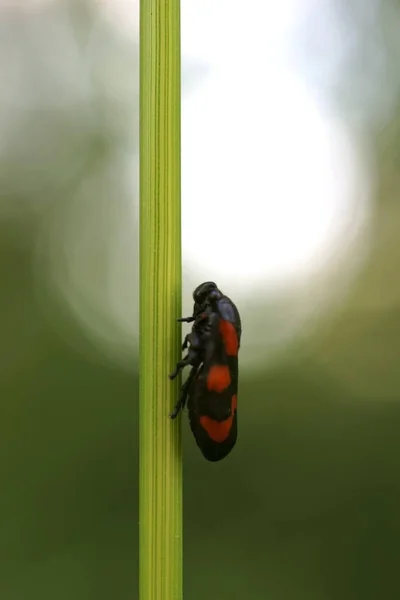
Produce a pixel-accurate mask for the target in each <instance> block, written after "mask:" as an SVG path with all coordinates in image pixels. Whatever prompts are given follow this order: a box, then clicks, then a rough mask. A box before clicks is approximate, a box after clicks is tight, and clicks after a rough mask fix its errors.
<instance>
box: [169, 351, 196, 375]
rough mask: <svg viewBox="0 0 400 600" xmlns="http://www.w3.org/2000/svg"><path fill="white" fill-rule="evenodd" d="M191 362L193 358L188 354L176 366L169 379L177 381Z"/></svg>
mask: <svg viewBox="0 0 400 600" xmlns="http://www.w3.org/2000/svg"><path fill="white" fill-rule="evenodd" d="M190 361H191V356H190V354H187V355H186V356H185V358H183V359H182V360H180V361H179V362H178V364H177V365H176V368H175V371H172V373H171V374H170V375H169V378H170V379H175V377H177V376H178V375H179V373H180V372H181V371H182V369H184V368H185V367H186V366H187V365H190Z"/></svg>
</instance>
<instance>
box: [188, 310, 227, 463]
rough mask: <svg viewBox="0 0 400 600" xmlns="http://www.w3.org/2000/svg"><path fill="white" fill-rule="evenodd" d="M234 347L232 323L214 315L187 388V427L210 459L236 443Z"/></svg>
mask: <svg viewBox="0 0 400 600" xmlns="http://www.w3.org/2000/svg"><path fill="white" fill-rule="evenodd" d="M238 348H239V339H238V336H237V332H236V328H235V326H234V325H233V324H232V323H230V322H229V321H225V320H224V319H221V318H220V317H218V318H217V319H216V321H215V327H213V329H212V331H211V336H210V341H209V343H208V344H207V348H206V352H205V360H204V363H203V366H202V368H201V370H200V371H199V372H198V374H197V377H196V379H195V380H194V382H193V385H192V386H191V389H190V391H189V398H188V409H189V422H190V427H191V430H192V432H193V435H194V437H195V439H196V442H197V445H198V446H199V448H200V450H201V452H202V453H203V456H204V457H205V458H206V459H207V460H210V461H218V460H221V459H222V458H224V457H225V456H226V455H227V454H229V452H230V451H231V450H232V448H233V446H234V445H235V443H236V438H237V387H238Z"/></svg>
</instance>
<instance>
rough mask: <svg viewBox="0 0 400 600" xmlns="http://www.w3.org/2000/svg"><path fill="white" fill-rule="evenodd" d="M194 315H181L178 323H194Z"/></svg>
mask: <svg viewBox="0 0 400 600" xmlns="http://www.w3.org/2000/svg"><path fill="white" fill-rule="evenodd" d="M194 319H195V318H194V317H193V315H192V316H191V317H179V319H177V321H178V323H192V322H193V321H194Z"/></svg>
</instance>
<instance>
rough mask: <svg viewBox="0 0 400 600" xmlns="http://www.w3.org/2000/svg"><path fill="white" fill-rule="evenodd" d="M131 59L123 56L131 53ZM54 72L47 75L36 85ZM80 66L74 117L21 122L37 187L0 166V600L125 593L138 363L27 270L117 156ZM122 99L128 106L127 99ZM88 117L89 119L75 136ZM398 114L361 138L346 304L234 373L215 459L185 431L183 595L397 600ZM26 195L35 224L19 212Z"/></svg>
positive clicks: (115, 140)
mask: <svg viewBox="0 0 400 600" xmlns="http://www.w3.org/2000/svg"><path fill="white" fill-rule="evenodd" d="M82 7H83V8H82ZM82 7H80V6H79V4H76V5H75V4H71V8H69V9H68V10H67V8H66V7H65V6H64V7H63V10H64V12H65V14H64V13H63V18H65V19H67V17H68V19H69V21H68V22H69V23H70V24H71V23H72V24H73V27H74V28H75V31H76V32H77V38H76V39H77V40H78V42H77V43H78V46H79V44H80V47H81V48H84V47H85V40H86V41H87V39H88V35H89V31H90V30H91V23H92V21H93V19H94V16H93V14H94V13H92V12H91V11H90V7H89V6H88V7H86V8H85V7H84V6H83V5H82ZM78 8H79V10H78ZM84 9H85V10H84ZM60 10H61V9H60ZM30 18H31V16H29V18H28V16H25V17H24V16H21V15H18V14H17V13H15V14H14V13H11V12H10V11H8V12H7V13H5V14H4V15H3V16H0V19H2V20H3V21H2V24H1V27H3V30H4V31H11V30H12V31H13V32H14V34H15V35H16V36H17V32H18V31H19V32H20V37H19V38H18V41H17V40H16V41H14V42H11V41H10V42H9V43H10V44H12V43H14V44H20V45H19V48H20V52H21V56H22V57H27V56H28V55H29V53H31V54H32V53H33V54H34V53H35V52H36V53H37V57H38V60H37V63H38V64H39V65H41V66H40V68H42V67H43V63H42V62H41V61H40V51H42V52H44V51H45V49H46V45H45V44H44V46H42V48H41V49H40V48H39V47H38V46H35V45H33V46H29V44H33V42H32V39H29V40H28V41H26V43H25V45H24V43H23V37H24V35H25V34H22V33H21V32H23V31H26V28H27V27H28V25H29V23H30V21H29V19H30ZM38 18H39V17H36V19H38ZM42 18H44V17H43V16H42ZM36 24H37V21H36ZM22 25H23V27H22ZM12 27H13V29H12ZM24 28H25V29H24ZM78 34H79V35H78ZM32 35H33V34H32ZM104 35H105V36H106V39H107V43H108V44H109V46H107V48H110V46H112V47H113V48H114V50H113V52H115V54H113V55H112V56H122V55H124V56H125V54H124V52H126V51H127V48H125V46H124V47H123V49H121V46H120V44H122V42H121V41H120V40H117V39H116V38H115V37H113V36H114V35H115V34H114V33H112V32H111V30H110V31H107V28H106V30H105V33H104ZM360 35H361V34H360ZM107 36H108V37H107ZM2 39H3V40H4V39H5V38H4V36H3V37H2ZM113 44H115V45H113ZM122 46H123V44H122ZM6 47H7V44H6V43H5V42H4V44H3V46H2V52H6ZM115 48H117V50H116V49H115ZM129 51H131V52H132V55H134V61H133V62H135V61H136V59H137V50H136V49H135V48H133V49H132V48H131V49H130V50H129ZM82 52H83V50H82ZM3 60H4V57H3ZM78 62H79V61H78ZM127 63H128V64H129V61H127ZM29 68H31V66H30V67H29ZM57 68H58V67H57V65H56V66H55V67H54V66H51V65H50V66H49V65H48V66H47V70H46V69H44V70H43V72H41V77H39V78H38V80H37V85H38V87H40V82H42V83H43V81H44V80H45V76H46V77H48V78H49V77H50V78H51V75H52V73H53V71H52V69H56V70H57ZM96 68H97V71H96ZM94 72H96V73H99V72H102V67H101V65H100V66H97V67H96V65H95V66H94V67H93V69H92V71H91V75H92V76H93V78H94V80H95V83H94V84H93V85H94V88H93V89H94V90H95V91H96V94H94V95H93V97H92V98H91V99H89V100H88V101H87V105H86V106H85V109H84V110H83V111H82V112H81V113H79V114H78V113H76V112H74V111H72V110H69V111H68V110H64V111H59V112H57V111H56V112H52V119H51V120H48V114H47V112H46V110H45V109H43V110H42V111H38V110H36V109H35V110H34V109H31V112H30V111H29V110H27V111H25V113H24V115H25V118H26V123H25V125H24V128H22V129H21V132H20V138H19V140H20V144H21V147H24V146H25V142H26V144H27V145H28V142H27V140H28V137H30V139H31V140H32V138H33V139H35V138H34V136H35V135H38V136H39V140H40V139H41V138H40V135H41V133H42V129H41V127H39V126H38V123H39V121H38V119H39V117H40V118H41V119H42V121H40V123H42V127H43V128H45V129H46V128H47V129H50V130H51V127H53V126H54V127H55V128H56V130H57V136H58V137H57V139H58V140H59V141H60V147H61V148H62V152H60V153H59V154H54V153H53V152H50V151H49V152H48V155H46V146H45V144H39V143H38V148H39V147H40V150H41V151H42V152H43V153H44V154H43V156H44V159H43V160H45V162H46V161H48V160H50V157H53V159H54V161H55V162H54V163H51V164H50V166H49V170H50V171H51V177H50V176H46V178H43V172H42V171H41V169H40V164H39V163H38V165H39V166H37V167H35V168H32V169H29V165H32V163H31V162H30V160H31V155H30V154H28V155H27V156H23V158H25V159H27V161H28V162H25V163H24V162H23V160H22V159H21V160H20V161H19V162H18V160H17V159H16V158H15V156H14V155H13V154H12V152H10V156H14V158H13V161H11V159H10V161H9V163H7V162H6V161H5V160H4V157H3V158H2V162H1V164H0V171H1V173H3V176H2V180H1V181H2V185H1V188H0V206H1V205H3V206H4V205H6V206H13V210H12V211H11V210H10V215H9V216H8V217H7V218H6V217H5V216H3V215H2V220H1V222H0V285H1V294H0V332H1V335H0V356H1V360H0V399H1V404H0V410H1V419H0V427H1V436H0V444H1V451H0V473H1V495H0V517H1V527H0V531H1V535H0V553H1V554H0V596H1V598H2V599H3V598H4V600H25V599H35V598H41V599H42V600H47V599H48V600H50V599H53V598H56V599H57V600H64V599H65V600H70V599H72V598H76V599H82V600H83V599H85V600H90V599H93V600H94V599H96V600H101V599H104V600H105V599H108V598H116V599H121V600H123V599H128V598H129V599H132V598H136V597H137V576H138V572H137V563H138V525H137V524H138V498H137V496H138V489H137V481H138V470H137V417H138V410H137V408H138V407H137V403H138V398H137V376H136V375H135V374H133V373H134V372H135V368H136V366H137V365H136V362H135V361H136V360H137V359H136V357H135V355H134V354H133V356H132V363H133V368H132V374H129V372H126V371H124V370H122V369H118V368H117V367H115V366H112V365H108V363H107V362H106V361H105V360H104V357H102V356H101V353H100V352H99V351H98V349H96V348H95V347H94V344H93V342H90V341H88V340H87V339H86V337H85V335H84V333H83V332H82V330H81V329H80V328H79V326H78V324H77V323H76V322H75V321H74V319H73V318H72V316H71V315H70V314H69V313H68V312H67V311H66V310H65V307H63V306H62V303H60V302H59V301H57V298H56V297H52V296H51V294H49V289H48V282H47V283H46V281H45V278H44V276H43V277H40V276H39V275H40V274H39V275H38V270H37V266H36V265H37V263H36V259H37V239H38V236H39V235H40V234H41V233H42V231H43V228H44V227H46V223H47V220H48V219H49V218H50V216H52V214H53V213H54V211H57V210H60V211H61V210H63V207H64V206H65V205H68V202H69V197H70V194H71V190H74V189H75V188H77V187H78V186H79V182H80V179H81V178H84V177H85V176H86V175H87V173H88V172H89V171H90V170H91V169H96V168H99V169H100V170H101V168H102V166H103V165H104V164H105V163H106V162H107V160H111V159H113V157H114V156H115V154H118V152H119V151H120V148H121V146H123V145H124V144H125V145H126V146H128V141H127V140H126V137H129V136H126V132H125V130H124V128H123V127H122V126H121V123H122V122H123V119H122V117H121V106H120V105H118V106H117V107H116V104H115V99H112V101H111V100H110V95H108V96H107V94H106V93H105V92H104V90H105V89H106V88H107V86H106V85H105V84H104V81H103V82H102V81H101V78H100V79H96V78H95V77H94V75H93V73H94ZM126 72H128V71H126ZM127 76H128V75H127ZM129 76H130V77H132V72H130V74H129ZM92 82H93V81H92ZM131 102H132V107H131V109H132V110H135V105H134V102H137V97H135V96H134V95H133V96H132V98H131ZM117 104H118V102H117ZM7 107H8V105H7V103H6V102H5V101H4V102H3V108H2V109H0V110H4V111H5V110H6V108H7ZM49 110H50V109H49ZM87 110H89V112H90V115H91V118H92V119H93V122H92V124H91V128H90V132H84V134H83V133H82V130H81V128H80V122H79V119H80V118H82V119H83V120H84V119H85V115H86V111H87ZM50 112H51V111H50ZM122 112H123V111H122ZM114 113H118V115H119V118H120V119H121V122H120V121H118V119H114V118H113V116H112V115H113V114H114ZM395 113H396V114H395V115H394V116H393V117H391V119H390V121H388V122H387V123H386V126H385V128H384V129H382V130H381V131H379V132H378V133H376V131H374V130H373V127H372V125H371V132H370V135H371V139H373V143H374V147H375V150H376V154H377V157H378V167H379V178H380V183H379V189H378V194H377V199H376V201H377V208H376V214H375V217H374V221H373V247H372V251H371V255H370V256H369V258H368V260H367V262H366V265H365V268H364V270H363V272H362V273H361V275H360V276H359V278H358V279H357V281H355V283H354V285H353V287H352V290H351V291H350V294H349V296H348V298H347V300H346V302H345V304H344V305H343V306H342V308H341V310H340V311H339V312H336V313H335V315H331V316H329V315H327V316H326V317H325V319H324V320H323V322H321V324H320V326H319V327H318V328H317V329H316V330H314V329H313V331H312V332H310V335H309V336H308V337H307V336H305V337H304V338H303V339H302V340H301V341H298V342H297V343H295V344H293V345H292V346H291V347H290V348H289V349H288V352H287V354H286V355H285V356H284V357H283V359H282V361H281V362H280V364H279V365H278V366H276V367H275V368H274V369H271V368H268V369H267V368H266V369H265V373H263V374H262V373H261V374H258V375H255V374H254V373H250V372H246V371H245V370H243V371H242V373H241V387H240V405H239V419H240V420H239V426H240V438H239V442H238V445H237V447H236V448H235V450H234V452H233V453H232V455H231V456H230V457H229V458H228V459H226V460H225V461H222V462H221V463H220V464H215V465H210V464H209V463H207V462H206V461H204V459H202V457H201V455H200V453H199V452H198V449H197V447H196V445H195V443H194V441H193V439H191V437H190V434H189V431H188V427H186V423H184V452H185V458H184V469H185V475H184V507H185V508H184V551H185V554H184V557H185V597H186V598H190V600H200V599H203V598H210V599H214V598H230V599H231V600H239V599H243V598H250V599H251V600H264V599H265V598H271V599H273V600H302V599H304V600H314V599H315V600H337V599H339V598H340V599H343V600H347V599H348V600H354V599H358V598H360V599H363V600H369V599H371V600H372V599H374V600H375V599H376V600H377V599H381V598H382V599H383V598H384V599H385V600H389V599H396V598H399V597H400V583H399V577H398V567H399V562H400V544H399V540H400V482H399V477H398V474H399V471H400V438H399V434H398V432H399V427H400V370H399V366H398V357H399V356H400V318H399V317H400V283H399V278H398V273H399V270H400V236H399V231H400V207H399V200H398V189H399V151H400V143H399V136H398V131H399V125H398V123H399V122H400V104H399V105H398V107H397V109H396V111H395ZM123 114H124V113H123ZM93 115H94V116H93ZM122 116H123V115H122ZM106 117H107V118H106ZM96 119H97V120H96ZM132 120H134V119H132ZM29 123H31V126H32V127H33V129H30V128H29V127H30V126H29ZM32 123H33V124H32ZM74 124H75V125H76V127H75V125H74ZM134 128H135V124H134V125H133V129H134ZM35 132H36V133H35ZM75 134H76V136H75V137H74V135H75ZM80 135H82V138H80V137H79V136H80ZM125 136H126V137H125ZM372 136H374V137H373V138H372ZM133 137H134V136H133ZM81 139H82V140H83V141H81ZM136 142H137V138H136V141H135V142H134V144H133V146H135V143H136ZM130 143H132V142H130ZM33 146H34V144H33ZM10 147H11V148H14V146H10ZM29 147H30V146H29ZM134 151H135V149H133V152H134ZM19 156H20V155H19ZM35 156H36V158H37V155H34V157H35ZM32 160H33V159H32ZM35 164H36V163H35ZM46 164H48V165H49V163H46ZM71 165H72V166H73V168H71ZM35 169H36V170H35ZM10 173H11V175H10ZM21 181H22V183H23V182H24V181H28V182H29V185H28V184H27V186H26V188H24V186H21V185H20V184H21ZM35 181H36V182H37V187H35V188H34V189H33V188H32V182H35ZM121 185H122V184H121ZM120 192H121V190H120V189H118V188H117V189H115V197H114V198H113V200H115V198H117V197H118V195H119V194H120ZM54 198H57V200H58V201H59V203H58V205H57V206H56V207H55V204H54ZM32 199H33V200H34V201H36V200H37V199H40V210H31V209H30V208H29V207H30V201H31V200H32ZM33 204H35V202H33ZM16 206H19V207H20V209H19V210H14V209H15V207H16ZM184 420H185V421H186V418H185V419H184Z"/></svg>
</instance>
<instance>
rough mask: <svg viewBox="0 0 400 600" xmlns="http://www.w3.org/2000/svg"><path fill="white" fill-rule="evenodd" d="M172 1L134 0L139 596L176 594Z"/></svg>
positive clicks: (176, 188) (175, 53) (178, 499)
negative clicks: (136, 10)
mask: <svg viewBox="0 0 400 600" xmlns="http://www.w3.org/2000/svg"><path fill="white" fill-rule="evenodd" d="M180 179H181V174H180V0H141V3H140V417H139V453H140V475H139V478H140V481H139V485H140V493H139V517H140V525H139V553H140V559H139V577H140V581H139V592H140V600H172V599H173V600H180V599H181V598H182V457H181V433H180V419H177V420H176V421H174V422H171V421H170V420H169V419H168V413H169V412H170V410H171V409H172V407H173V405H174V404H175V401H176V400H177V397H178V382H174V383H171V382H170V381H169V379H168V373H169V372H171V371H172V370H173V368H174V366H175V363H176V362H177V360H178V357H179V356H180V340H181V335H180V328H179V327H178V325H177V323H176V321H175V319H176V318H177V317H178V316H180V312H181V207H180Z"/></svg>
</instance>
